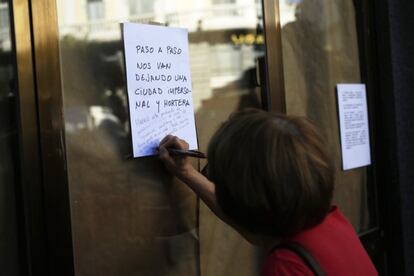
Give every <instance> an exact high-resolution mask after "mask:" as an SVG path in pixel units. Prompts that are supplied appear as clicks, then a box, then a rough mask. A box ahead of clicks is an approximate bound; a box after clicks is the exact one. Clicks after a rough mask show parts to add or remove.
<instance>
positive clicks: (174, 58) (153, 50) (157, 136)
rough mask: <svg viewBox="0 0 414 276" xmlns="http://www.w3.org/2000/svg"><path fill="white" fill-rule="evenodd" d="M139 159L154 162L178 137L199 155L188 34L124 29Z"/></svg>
mask: <svg viewBox="0 0 414 276" xmlns="http://www.w3.org/2000/svg"><path fill="white" fill-rule="evenodd" d="M122 28H123V40H124V54H125V65H126V78H127V90H128V100H129V113H130V120H131V134H132V146H133V155H134V157H142V156H151V155H154V154H155V153H156V152H155V150H156V147H158V144H159V142H160V140H161V139H162V138H164V137H165V136H166V135H168V134H172V135H175V136H178V137H180V138H181V139H184V140H186V141H187V142H188V143H189V145H190V149H197V147H198V145H197V134H196V128H195V120H194V109H193V99H192V87H191V74H190V62H189V52H188V31H187V30H186V29H182V28H171V27H164V26H156V25H143V24H135V23H123V24H122Z"/></svg>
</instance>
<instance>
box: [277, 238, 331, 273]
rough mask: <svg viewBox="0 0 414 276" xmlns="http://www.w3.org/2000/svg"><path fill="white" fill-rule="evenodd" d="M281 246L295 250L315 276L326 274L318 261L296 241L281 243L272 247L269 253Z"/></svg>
mask: <svg viewBox="0 0 414 276" xmlns="http://www.w3.org/2000/svg"><path fill="white" fill-rule="evenodd" d="M281 248H284V249H289V250H291V251H293V252H295V253H296V254H297V255H298V256H300V257H301V258H302V260H303V261H304V262H305V264H306V265H307V266H308V267H309V268H310V269H311V270H312V272H313V274H314V275H315V276H325V275H326V273H325V272H324V271H323V270H322V268H321V266H320V265H319V263H318V262H317V261H316V260H315V258H313V256H312V255H311V254H310V252H309V251H308V250H306V249H305V248H304V247H303V246H302V245H300V244H298V243H297V242H288V243H281V244H278V245H276V246H275V247H273V249H272V250H271V251H270V253H272V252H273V251H275V250H277V249H281Z"/></svg>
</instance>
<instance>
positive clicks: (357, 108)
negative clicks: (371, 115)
mask: <svg viewBox="0 0 414 276" xmlns="http://www.w3.org/2000/svg"><path fill="white" fill-rule="evenodd" d="M337 93H338V109H339V126H340V131H341V147H342V167H343V169H344V170H349V169H353V168H358V167H362V166H367V165H369V164H371V151H370V143H369V125H368V110H367V98H366V92H365V84H338V85H337Z"/></svg>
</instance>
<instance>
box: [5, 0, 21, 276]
mask: <svg viewBox="0 0 414 276" xmlns="http://www.w3.org/2000/svg"><path fill="white" fill-rule="evenodd" d="M10 2H11V1H0V269H1V272H0V274H1V275H19V273H21V271H20V268H19V259H18V258H19V256H18V247H19V246H18V236H17V232H18V231H17V210H16V185H18V179H17V175H18V162H19V160H18V156H17V154H18V152H19V151H18V144H17V141H18V122H17V118H16V114H17V112H16V109H17V106H16V105H17V101H16V97H17V90H16V76H15V70H16V61H15V53H14V50H13V47H12V37H11V35H12V32H11V27H10V26H11V24H10V16H9V14H10V12H11V11H10Z"/></svg>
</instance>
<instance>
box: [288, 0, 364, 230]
mask: <svg viewBox="0 0 414 276" xmlns="http://www.w3.org/2000/svg"><path fill="white" fill-rule="evenodd" d="M280 10H281V22H282V47H283V60H284V76H285V87H286V101H287V112H288V113H289V114H297V115H305V116H308V117H310V118H311V119H313V120H314V121H315V122H316V123H317V124H318V125H319V126H320V128H321V130H322V132H323V134H324V135H325V137H326V139H327V144H328V145H329V148H330V151H331V152H332V153H333V156H334V160H335V164H336V168H337V171H336V190H335V195H334V202H335V203H336V204H338V205H339V206H340V208H341V209H342V211H343V212H344V214H345V215H346V216H347V217H348V218H349V219H350V221H351V222H352V224H353V225H354V227H355V228H356V229H357V230H358V231H363V230H365V229H367V228H368V227H369V225H370V221H369V217H368V214H367V212H368V211H367V198H368V196H367V194H366V169H365V168H361V169H355V170H350V171H347V172H342V171H341V170H340V168H341V159H340V158H341V156H340V145H339V130H338V120H337V109H336V98H335V85H336V84H337V83H359V82H360V81H361V80H360V71H359V56H358V44H357V33H356V26H355V22H356V21H355V10H354V5H353V2H352V1H345V0H342V1H330V0H296V1H292V0H284V1H280Z"/></svg>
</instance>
